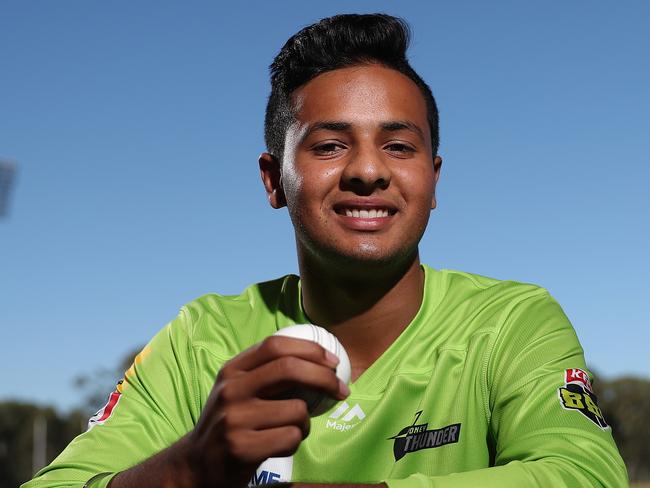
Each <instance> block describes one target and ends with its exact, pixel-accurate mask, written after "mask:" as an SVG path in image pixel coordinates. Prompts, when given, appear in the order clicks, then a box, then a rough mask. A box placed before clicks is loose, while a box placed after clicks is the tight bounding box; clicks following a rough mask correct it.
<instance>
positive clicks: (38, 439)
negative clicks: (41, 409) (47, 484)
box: [32, 414, 47, 473]
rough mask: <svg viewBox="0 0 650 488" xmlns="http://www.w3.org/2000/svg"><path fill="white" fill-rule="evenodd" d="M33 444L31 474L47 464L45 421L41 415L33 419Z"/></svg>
mask: <svg viewBox="0 0 650 488" xmlns="http://www.w3.org/2000/svg"><path fill="white" fill-rule="evenodd" d="M33 442H34V445H33V448H32V472H33V473H36V472H37V471H38V470H39V469H41V468H43V467H45V465H46V464H47V420H45V417H44V416H43V415H41V414H39V415H37V416H36V417H34V440H33Z"/></svg>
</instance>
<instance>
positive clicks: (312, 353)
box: [231, 336, 339, 371]
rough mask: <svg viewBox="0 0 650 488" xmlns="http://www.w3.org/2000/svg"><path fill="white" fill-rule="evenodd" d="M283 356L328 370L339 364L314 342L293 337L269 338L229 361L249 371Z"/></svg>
mask: <svg viewBox="0 0 650 488" xmlns="http://www.w3.org/2000/svg"><path fill="white" fill-rule="evenodd" d="M283 356H295V357H297V358H301V359H305V360H307V361H312V362H314V363H318V364H322V365H324V366H327V367H329V368H335V367H336V365H337V364H338V362H339V360H338V358H337V357H336V355H334V354H332V353H331V352H330V351H328V350H327V349H325V348H324V347H322V346H321V345H320V344H318V343H316V342H313V341H309V340H305V339H296V338H295V337H284V336H270V337H267V338H266V339H264V340H263V341H262V342H260V343H258V344H255V345H254V346H252V347H250V348H249V349H247V350H246V351H244V352H242V353H241V354H239V355H238V356H236V357H235V358H234V359H233V360H232V361H231V366H234V367H235V368H236V369H238V370H241V371H251V370H253V369H255V368H258V367H260V366H261V365H263V364H265V363H268V362H270V361H273V360H275V359H278V358H281V357H283Z"/></svg>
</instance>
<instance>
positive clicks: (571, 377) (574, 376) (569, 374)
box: [564, 368, 593, 393]
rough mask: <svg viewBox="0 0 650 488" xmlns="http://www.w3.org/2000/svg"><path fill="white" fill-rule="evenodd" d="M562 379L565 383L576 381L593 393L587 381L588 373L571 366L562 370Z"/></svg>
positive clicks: (589, 382)
mask: <svg viewBox="0 0 650 488" xmlns="http://www.w3.org/2000/svg"><path fill="white" fill-rule="evenodd" d="M564 381H565V383H567V384H568V383H578V384H580V385H582V386H584V387H585V388H586V389H587V391H590V392H591V393H593V390H592V388H591V381H589V374H588V373H587V372H586V371H584V370H582V369H578V368H572V369H567V370H566V371H565V372H564Z"/></svg>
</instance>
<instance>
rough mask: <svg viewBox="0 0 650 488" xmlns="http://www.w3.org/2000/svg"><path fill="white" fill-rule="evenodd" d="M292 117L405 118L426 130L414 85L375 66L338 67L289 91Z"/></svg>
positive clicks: (422, 106)
mask: <svg viewBox="0 0 650 488" xmlns="http://www.w3.org/2000/svg"><path fill="white" fill-rule="evenodd" d="M293 100H294V107H295V108H296V118H297V120H298V121H299V122H302V123H311V122H314V121H318V120H336V121H345V122H350V123H352V124H358V125H367V124H377V123H380V122H386V121H391V120H409V121H411V122H413V123H415V124H416V125H418V126H420V128H421V129H422V131H423V132H425V133H428V132H429V131H428V121H427V108H426V103H425V101H424V96H423V95H422V92H421V91H420V89H419V88H418V86H417V85H416V84H415V83H414V82H413V81H412V80H411V79H410V78H408V77H407V76H405V75H403V74H402V73H400V72H399V71H396V70H394V69H390V68H386V67H383V66H379V65H362V66H352V67H348V68H341V69H337V70H333V71H328V72H326V73H323V74H321V75H319V76H317V77H316V78H314V79H312V80H310V81H309V82H307V83H306V84H305V85H303V86H302V87H300V88H298V89H297V90H296V91H295V92H294V94H293Z"/></svg>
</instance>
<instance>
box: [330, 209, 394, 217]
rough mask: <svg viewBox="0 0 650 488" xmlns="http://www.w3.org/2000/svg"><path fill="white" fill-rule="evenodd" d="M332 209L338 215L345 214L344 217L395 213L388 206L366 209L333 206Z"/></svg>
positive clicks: (378, 215) (385, 215) (386, 215)
mask: <svg viewBox="0 0 650 488" xmlns="http://www.w3.org/2000/svg"><path fill="white" fill-rule="evenodd" d="M334 211H335V212H336V213H337V214H339V215H345V216H346V217H354V218H357V219H377V218H384V217H388V216H389V215H391V214H394V213H395V211H391V210H390V209H388V208H371V209H368V208H357V207H345V208H335V209H334Z"/></svg>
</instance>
